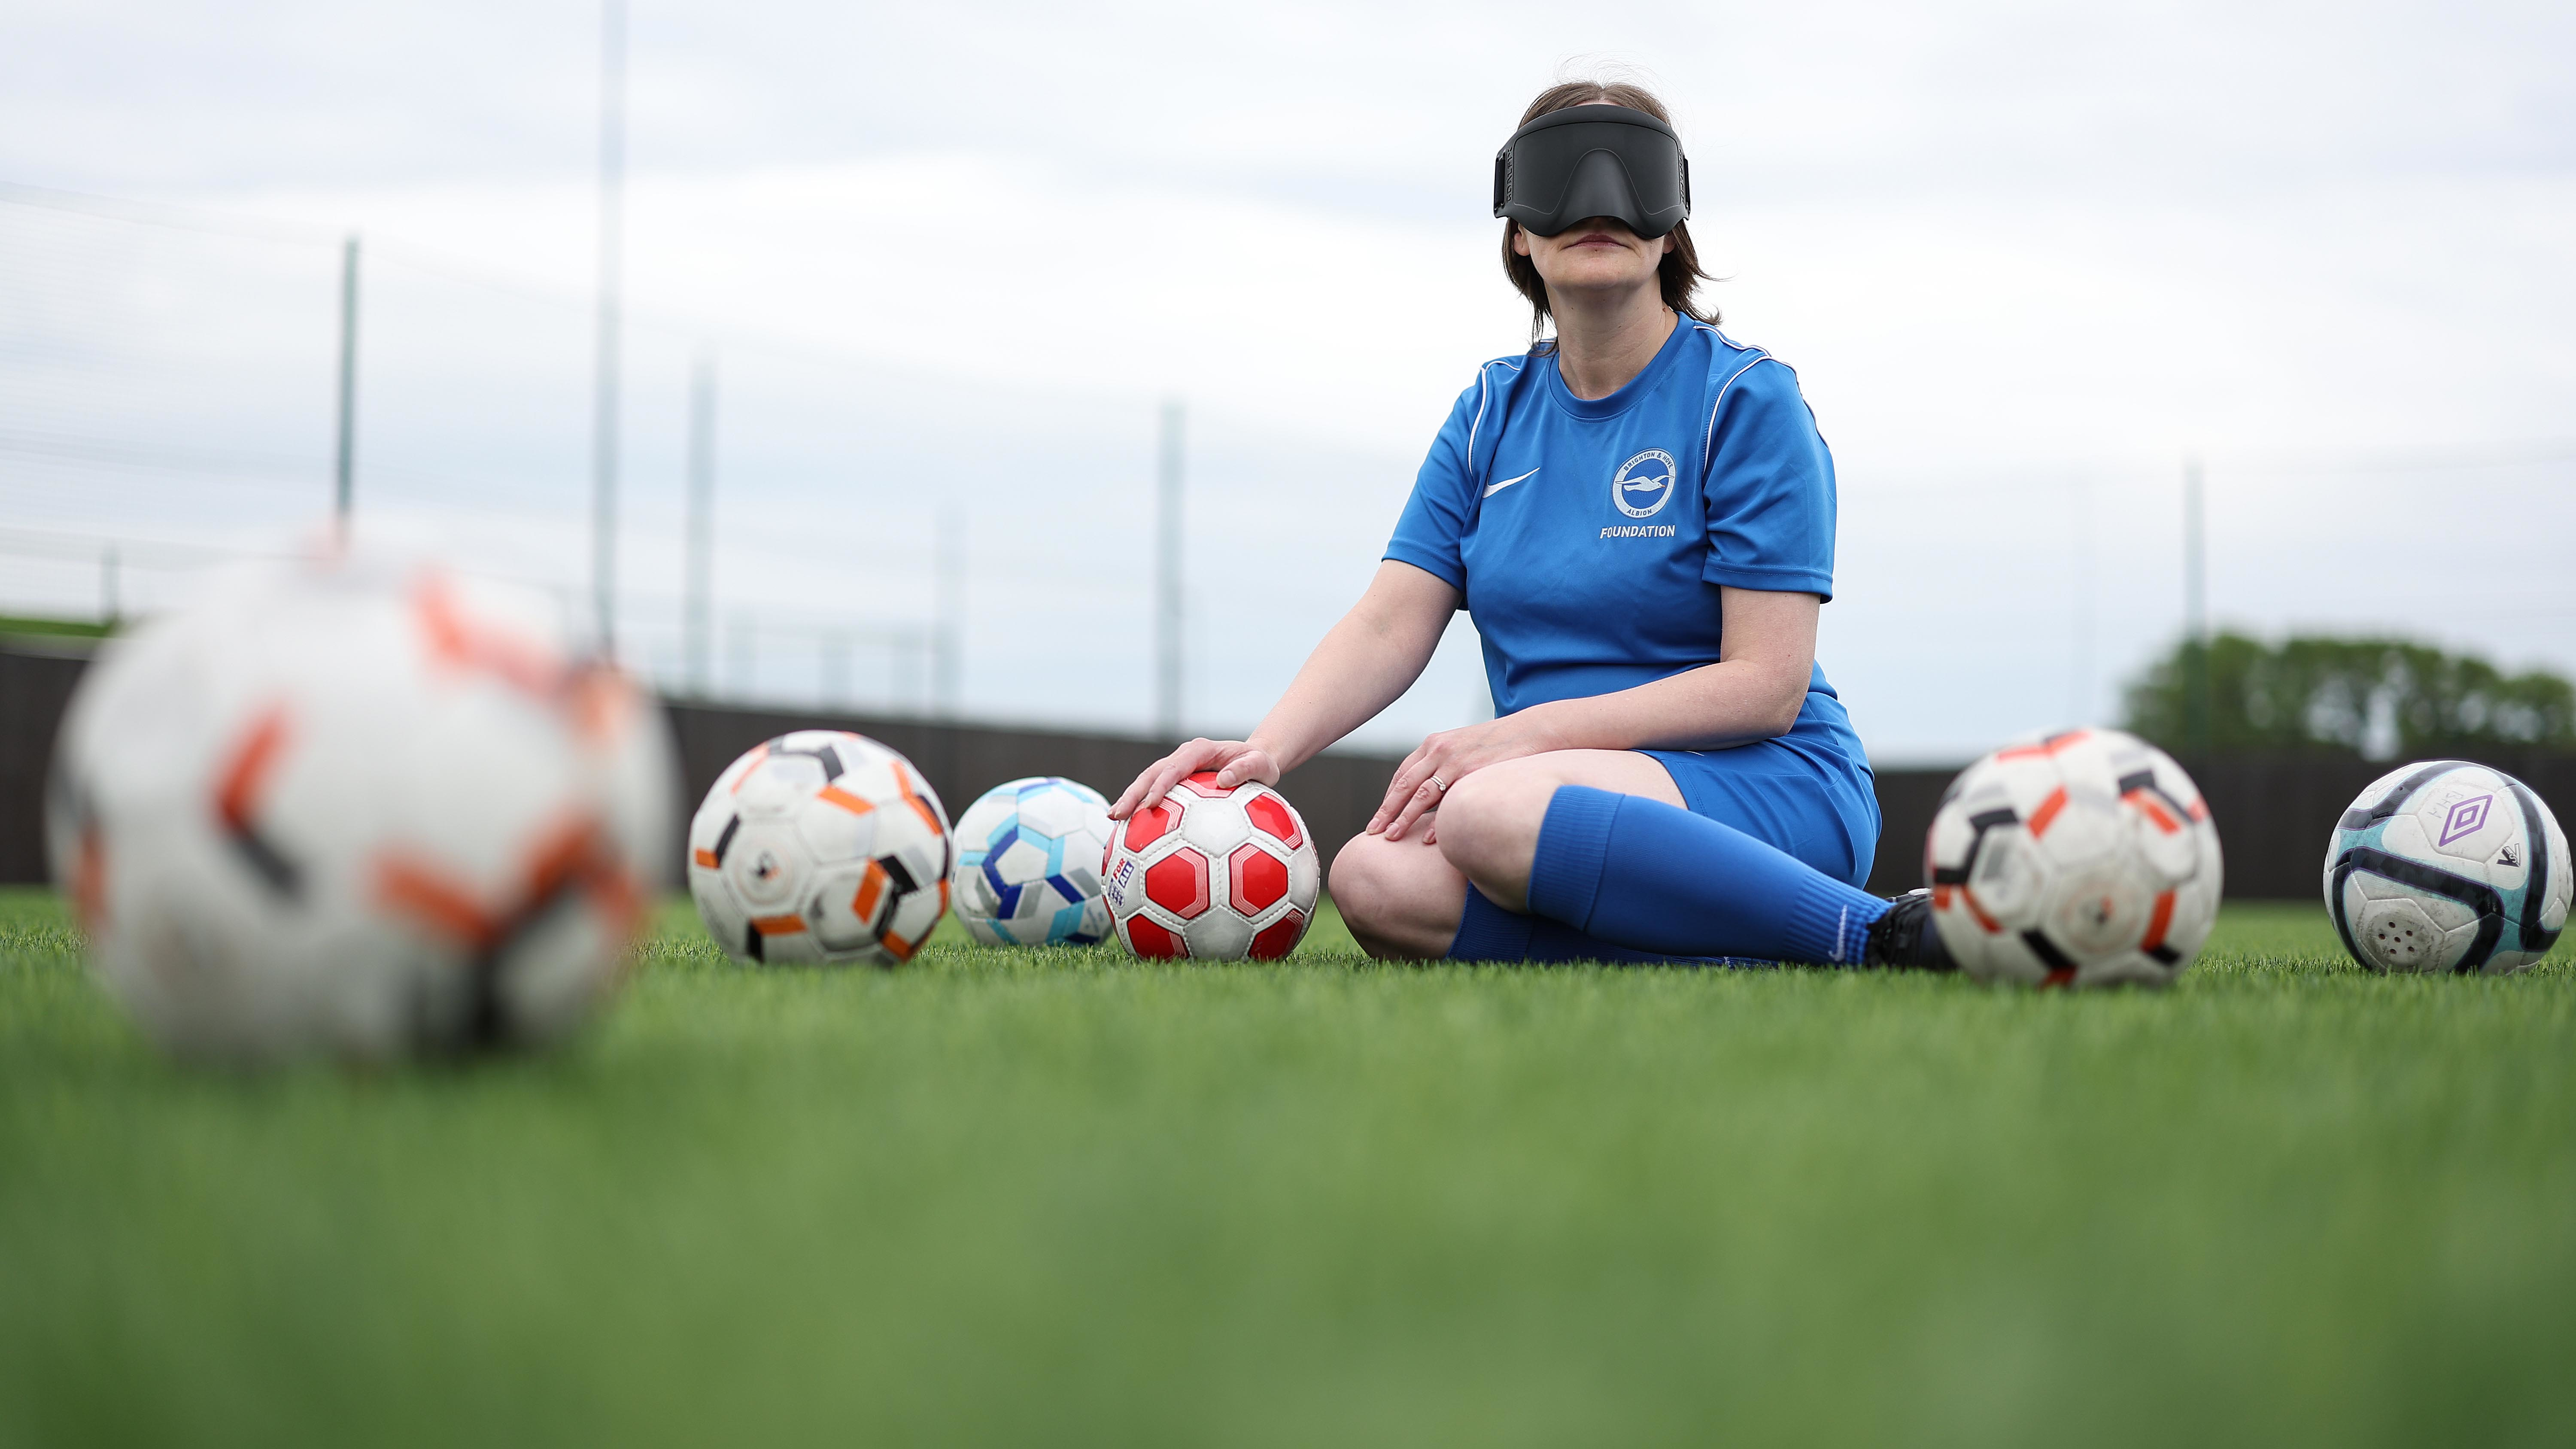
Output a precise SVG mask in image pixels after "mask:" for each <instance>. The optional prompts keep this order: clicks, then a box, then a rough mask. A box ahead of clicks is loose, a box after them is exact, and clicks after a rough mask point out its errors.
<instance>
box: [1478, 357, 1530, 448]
mask: <svg viewBox="0 0 2576 1449" xmlns="http://www.w3.org/2000/svg"><path fill="white" fill-rule="evenodd" d="M1506 365H1508V366H1509V367H1510V368H1511V369H1512V370H1513V371H1514V372H1518V371H1519V370H1520V363H1518V362H1517V361H1515V360H1513V359H1512V358H1508V357H1497V358H1495V359H1494V360H1493V361H1491V362H1488V363H1486V364H1485V365H1484V366H1482V367H1480V368H1477V369H1476V420H1475V421H1474V422H1472V423H1469V424H1468V425H1467V476H1468V477H1470V478H1473V477H1475V476H1476V432H1477V430H1478V429H1480V428H1482V427H1484V426H1485V408H1486V406H1487V405H1488V404H1489V403H1491V402H1492V401H1493V398H1494V383H1493V376H1492V374H1493V370H1494V369H1495V368H1497V367H1503V366H1506Z"/></svg>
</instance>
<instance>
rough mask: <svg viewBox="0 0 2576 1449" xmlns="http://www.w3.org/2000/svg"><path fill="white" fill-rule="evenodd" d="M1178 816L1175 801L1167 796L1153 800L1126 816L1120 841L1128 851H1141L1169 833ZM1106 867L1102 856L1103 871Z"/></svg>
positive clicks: (1178, 810) (1105, 860) (1106, 864)
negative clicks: (1148, 804)
mask: <svg viewBox="0 0 2576 1449" xmlns="http://www.w3.org/2000/svg"><path fill="white" fill-rule="evenodd" d="M1180 818H1181V807H1180V805H1179V804H1178V803H1177V802H1175V801H1173V800H1171V799H1170V798H1168V797H1166V798H1164V799H1162V800H1158V801H1155V802H1154V804H1153V805H1151V806H1149V807H1147V808H1146V809H1143V810H1139V811H1137V812H1136V813H1135V814H1133V815H1130V816H1128V817H1127V828H1126V830H1125V831H1124V832H1123V833H1122V837H1121V843H1122V844H1124V845H1125V846H1126V847H1127V849H1128V850H1129V851H1130V852H1137V851H1142V850H1143V849H1144V848H1145V847H1147V846H1149V845H1152V844H1153V843H1154V842H1155V841H1157V840H1160V839H1162V838H1163V837H1164V836H1165V835H1166V834H1168V833H1170V831H1171V829H1172V827H1173V826H1174V825H1176V824H1178V823H1180ZM1108 868H1109V867H1108V858H1107V857H1106V856H1103V857H1102V858H1101V869H1102V870H1103V871H1104V872H1105V871H1107V870H1108Z"/></svg>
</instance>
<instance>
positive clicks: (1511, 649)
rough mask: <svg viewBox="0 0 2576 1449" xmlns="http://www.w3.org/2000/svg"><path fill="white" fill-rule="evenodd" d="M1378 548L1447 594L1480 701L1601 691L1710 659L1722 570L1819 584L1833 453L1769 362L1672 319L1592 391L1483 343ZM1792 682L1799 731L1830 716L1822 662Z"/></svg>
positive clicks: (1826, 560) (1823, 587)
mask: <svg viewBox="0 0 2576 1449" xmlns="http://www.w3.org/2000/svg"><path fill="white" fill-rule="evenodd" d="M1386 556H1387V557H1388V558H1390V559H1395V560H1398V561H1400V562H1403V563H1409V564H1412V565H1413V566H1414V567H1416V568H1419V569H1423V570H1426V571H1427V572H1430V573H1432V574H1435V575H1437V576H1439V577H1440V578H1442V579H1445V580H1447V581H1448V582H1449V583H1450V584H1451V585H1452V586H1454V587H1456V588H1457V589H1458V591H1459V592H1460V593H1461V594H1462V595H1463V596H1464V597H1465V599H1466V606H1467V611H1468V614H1469V616H1470V617H1471V618H1473V619H1474V620H1475V624H1476V632H1477V633H1478V634H1479V635H1481V636H1482V637H1483V640H1484V649H1485V677H1486V681H1487V683H1488V684H1489V685H1490V686H1491V688H1492V690H1493V698H1494V710H1495V712H1496V713H1497V714H1511V713H1513V712H1514V711H1517V710H1522V709H1526V708H1528V707H1529V706H1531V705H1534V704H1544V703H1547V702H1548V701H1550V700H1558V699H1579V698H1585V697H1589V696H1592V695H1599V694H1608V693H1611V692H1613V691H1616V690H1621V689H1629V688H1633V687H1635V686H1637V685H1640V684H1645V683H1649V682H1651V681H1654V680H1657V679H1662V678H1665V677H1667V676H1670V675H1674V674H1679V673H1681V672H1682V671H1683V670H1686V669H1695V668H1697V667H1699V666H1700V665H1703V664H1710V663H1714V662H1716V660H1717V659H1718V646H1719V643H1720V641H1721V640H1722V639H1723V637H1724V634H1725V617H1724V611H1723V609H1722V608H1721V607H1720V602H1719V600H1720V596H1719V594H1718V589H1719V587H1720V586H1721V585H1727V586H1732V587H1735V588H1739V589H1763V590H1775V591H1803V592H1806V593H1812V594H1816V595H1818V596H1820V597H1823V598H1831V597H1833V568H1834V464H1833V458H1832V456H1831V455H1830V454H1829V453H1827V451H1826V450H1825V441H1824V439H1823V437H1822V436H1820V435H1819V434H1818V433H1817V431H1816V419H1815V415H1814V414H1813V413H1811V412H1810V411H1808V408H1807V402H1806V399H1805V398H1804V397H1802V396H1800V394H1799V392H1798V379H1797V375H1796V374H1795V373H1793V372H1791V371H1790V370H1789V368H1788V366H1787V365H1786V364H1784V363H1782V362H1780V361H1778V360H1777V359H1775V358H1773V357H1771V356H1770V355H1769V354H1767V353H1765V352H1763V351H1762V350H1761V349H1759V348H1754V347H1745V346H1741V345H1739V344H1738V343H1736V342H1734V341H1732V340H1730V339H1728V338H1727V337H1726V336H1725V335H1724V334H1723V333H1721V332H1719V331H1718V330H1717V329H1716V328H1715V327H1711V326H1709V325H1707V324H1705V323H1700V322H1694V321H1692V320H1690V319H1689V318H1683V319H1681V320H1680V321H1678V322H1677V323H1676V324H1675V325H1674V327H1673V332H1672V336H1671V337H1669V338H1667V339H1666V340H1665V342H1664V346H1663V348H1662V350H1661V351H1659V352H1657V353H1656V354H1655V358H1654V360H1653V361H1652V362H1650V363H1648V364H1647V365H1646V369H1645V370H1644V371H1643V372H1640V373H1639V374H1637V376H1636V377H1634V378H1633V379H1631V380H1630V381H1629V383H1628V385H1627V386H1625V387H1623V388H1621V389H1619V390H1618V391H1617V392H1615V393H1612V394H1611V395H1610V396H1608V397H1606V398H1601V399H1599V400H1597V401H1590V402H1587V401H1585V400H1583V399H1581V398H1578V397H1576V396H1575V395H1574V394H1573V393H1572V392H1571V391H1570V390H1568V389H1567V387H1566V385H1565V380H1564V379H1563V378H1562V377H1560V376H1559V375H1558V373H1557V364H1556V358H1555V356H1554V354H1553V353H1552V352H1551V353H1544V354H1542V353H1531V354H1527V355H1523V356H1518V357H1502V358H1496V359H1495V360H1493V361H1491V362H1488V363H1486V364H1485V365H1484V367H1483V368H1481V369H1479V370H1478V372H1477V375H1476V381H1475V383H1474V384H1473V385H1472V386H1470V387H1469V388H1468V389H1467V390H1466V391H1465V392H1462V393H1460V394H1459V395H1458V405H1457V406H1456V407H1455V408H1453V409H1452V410H1451V411H1450V414H1449V420H1448V422H1447V423H1446V424H1444V425H1443V426H1442V427H1441V429H1440V435H1439V437H1438V438H1436V439H1434V440H1433V442H1432V445H1431V455H1430V456H1429V457H1428V458H1426V459H1424V460H1423V464H1422V472H1421V475H1420V477H1418V478H1417V479H1416V480H1415V482H1414V485H1413V497H1412V499H1411V500H1410V501H1409V502H1407V503H1406V505H1405V509H1404V516H1403V517H1402V518H1401V519H1400V520H1398V521H1397V523H1396V526H1395V537H1394V538H1393V539H1392V540H1390V541H1389V542H1388V544H1387V549H1386ZM1808 689H1809V694H1808V697H1807V705H1806V709H1805V710H1804V711H1803V712H1802V713H1801V715H1800V724H1801V726H1802V731H1801V732H1802V733H1803V732H1805V729H1807V728H1814V727H1817V726H1820V725H1821V726H1826V727H1827V728H1830V729H1831V730H1832V731H1833V732H1834V733H1836V734H1845V733H1847V731H1848V729H1849V726H1848V724H1847V723H1844V717H1843V714H1842V710H1841V708H1840V706H1839V705H1830V704H1828V705H1823V706H1821V707H1820V706H1819V703H1818V696H1819V695H1822V696H1823V697H1824V698H1825V699H1828V700H1830V699H1831V698H1832V696H1833V688H1832V686H1830V685H1829V684H1827V683H1826V682H1825V672H1824V667H1823V666H1822V665H1821V664H1819V665H1818V666H1817V667H1816V670H1815V674H1814V677H1813V680H1812V682H1811V683H1810V684H1809V686H1808ZM1820 713H1821V714H1822V715H1823V716H1826V718H1822V719H1819V718H1811V716H1816V715H1819V714H1820ZM1828 720H1829V721H1830V724H1828ZM1852 744H1853V746H1854V748H1853V751H1852V753H1853V754H1854V755H1855V756H1857V755H1858V750H1857V744H1858V742H1857V741H1856V740H1855V741H1853V742H1852Z"/></svg>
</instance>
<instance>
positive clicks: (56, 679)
mask: <svg viewBox="0 0 2576 1449" xmlns="http://www.w3.org/2000/svg"><path fill="white" fill-rule="evenodd" d="M88 666H89V658H88V656H87V653H86V652H85V651H84V650H82V649H81V647H80V646H77V645H73V646H68V647H66V648H65V649H64V650H63V651H62V652H60V653H55V652H52V651H49V650H46V649H44V648H42V647H41V646H38V645H34V644H29V645H26V646H23V647H20V648H12V649H9V650H4V651H0V882H23V881H40V880H43V879H44V878H45V874H46V872H45V771H46V767H47V766H48V765H49V764H50V763H51V762H52V761H53V758H54V731H55V730H57V729H59V728H60V727H61V726H62V722H63V707H64V706H65V705H67V704H69V703H71V698H72V686H74V685H76V684H78V683H80V677H81V671H82V670H83V669H85V668H87V667H88Z"/></svg>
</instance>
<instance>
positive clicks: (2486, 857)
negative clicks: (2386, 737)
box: [2325, 760, 2571, 976]
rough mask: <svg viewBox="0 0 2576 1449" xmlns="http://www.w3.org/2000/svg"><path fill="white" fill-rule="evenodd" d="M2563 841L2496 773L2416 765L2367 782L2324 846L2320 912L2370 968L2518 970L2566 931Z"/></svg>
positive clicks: (2441, 763) (2545, 810) (2454, 764)
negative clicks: (2323, 894) (2323, 904)
mask: <svg viewBox="0 0 2576 1449" xmlns="http://www.w3.org/2000/svg"><path fill="white" fill-rule="evenodd" d="M2568 864H2569V863H2568V859H2567V837H2566V836H2565V835H2563V834H2561V833H2560V832H2559V829H2558V820H2557V817H2556V816H2553V815H2551V814H2550V813H2549V807H2548V806H2547V805H2544V804H2542V803H2541V801H2540V797H2539V796H2537V795H2535V794H2533V793H2531V790H2530V788H2529V787H2528V786H2526V785H2524V784H2523V783H2522V782H2521V781H2520V780H2517V779H2515V778H2514V777H2512V776H2511V775H2508V774H2506V773H2504V772H2503V771H2502V770H2491V769H2489V768H2487V767H2486V766H2484V765H2471V764H2465V763H2462V762H2461V761H2458V760H2432V761H2419V762H2417V763H2415V764H2412V765H2408V766H2406V767H2405V768H2403V769H2398V770H2391V771H2389V772H2388V773H2387V774H2385V775H2382V776H2380V777H2379V778H2378V779H2376V780H2374V781H2372V782H2371V783H2370V787H2369V788H2368V789H2366V790H2364V791H2362V792H2361V795H2360V798H2358V799H2356V800H2354V801H2353V802H2352V808H2351V809H2349V810H2346V811H2345V812H2344V813H2343V818H2342V819H2341V820H2339V821H2337V822H2336V823H2335V830H2334V835H2333V838H2332V839H2331V840H2329V841H2328V842H2327V845H2326V869H2325V888H2326V910H2327V911H2328V912H2329V913H2330V914H2332V915H2333V917H2334V923H2335V931H2336V932H2337V933H2338V934H2340V935H2341V936H2342V937H2343V944H2344V949H2345V950H2347V951H2350V952H2351V953H2352V956H2353V959H2354V960H2356V961H2359V962H2360V963H2361V964H2363V965H2364V966H2368V967H2370V968H2371V969H2372V970H2375V971H2419V972H2455V973H2458V974H2460V975H2467V974H2469V973H2471V972H2484V973H2486V974H2488V975H2491V976H2501V975H2504V974H2506V973H2508V972H2514V971H2520V970H2522V969H2523V968H2524V967H2526V966H2529V965H2530V964H2531V963H2532V962H2534V961H2537V960H2539V959H2540V958H2541V957H2543V956H2545V955H2547V954H2549V948H2550V947H2551V946H2553V945H2556V944H2557V942H2558V933H2559V931H2560V930H2561V929H2563V928H2564V927H2565V926H2566V924H2567V903H2568V895H2569V890H2570V884H2571V875H2570V872H2569V868H2568Z"/></svg>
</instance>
